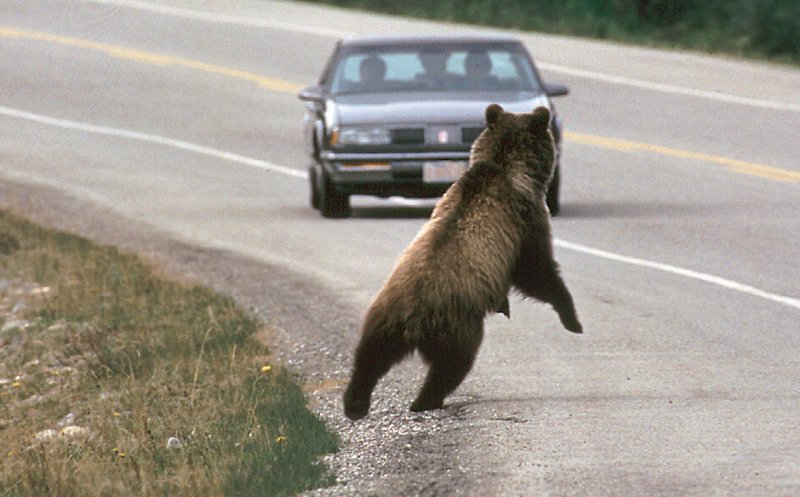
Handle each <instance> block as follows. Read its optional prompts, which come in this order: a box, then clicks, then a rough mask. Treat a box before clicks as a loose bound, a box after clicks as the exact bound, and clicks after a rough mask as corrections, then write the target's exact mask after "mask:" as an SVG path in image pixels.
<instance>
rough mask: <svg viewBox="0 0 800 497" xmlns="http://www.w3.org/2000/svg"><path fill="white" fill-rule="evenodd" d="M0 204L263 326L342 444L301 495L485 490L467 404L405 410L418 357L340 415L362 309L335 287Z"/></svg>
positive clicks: (13, 202) (65, 203) (122, 222)
mask: <svg viewBox="0 0 800 497" xmlns="http://www.w3.org/2000/svg"><path fill="white" fill-rule="evenodd" d="M0 207H1V208H6V209H11V210H13V211H14V212H15V213H17V214H19V215H22V216H24V217H26V218H28V219H31V220H33V221H35V222H37V223H40V224H42V225H45V226H48V227H52V228H56V229H60V230H64V231H68V232H71V233H75V234H78V235H80V236H84V237H87V238H90V239H92V240H94V241H96V242H99V243H102V244H110V245H115V246H117V247H120V248H121V249H124V250H127V251H130V252H133V253H137V254H139V255H141V256H142V257H144V258H146V259H148V260H150V261H153V262H154V263H155V264H156V265H157V266H158V267H160V268H162V269H163V270H164V271H165V272H166V273H167V274H168V275H170V276H171V277H175V278H179V279H187V280H190V281H193V282H198V283H200V284H203V285H205V286H209V287H211V288H213V289H214V290H216V291H218V292H221V293H224V294H227V295H230V296H232V297H233V298H235V300H236V301H237V302H238V303H239V304H240V305H241V306H243V307H244V308H246V309H248V310H249V311H250V312H252V313H253V314H254V315H256V316H257V317H258V318H259V319H260V320H261V321H262V322H264V323H265V324H266V325H267V326H266V328H265V332H264V337H263V338H264V340H265V341H266V342H267V343H268V344H269V346H270V348H271V350H272V353H273V354H274V355H275V356H276V358H277V359H278V360H280V361H281V362H282V363H283V364H284V365H286V366H287V367H288V368H289V369H290V370H291V371H293V372H295V373H296V374H297V377H298V381H299V382H300V383H301V384H303V385H304V386H305V390H306V392H307V395H308V399H309V404H310V405H309V407H310V408H311V409H312V410H313V411H314V412H315V413H317V415H319V416H320V417H321V418H322V419H323V420H324V421H325V422H326V424H327V425H328V427H329V428H330V429H331V430H333V431H334V432H336V433H337V434H338V435H339V437H340V439H341V444H340V451H339V452H338V453H337V454H333V455H331V456H328V457H327V458H326V461H325V463H326V464H327V465H328V466H329V468H330V469H331V471H332V472H333V473H334V474H335V475H336V477H337V481H338V485H337V486H335V487H332V488H327V489H319V490H316V491H313V492H311V493H309V495H312V496H328V495H336V496H349V495H352V496H356V495H359V496H361V495H381V496H383V495H386V496H389V495H421V496H424V495H439V496H441V495H475V494H476V493H477V494H485V493H493V490H492V483H491V481H490V480H489V479H487V478H486V476H487V475H481V473H482V472H485V471H486V470H485V469H484V470H480V469H479V468H474V467H471V466H472V462H473V461H472V460H471V459H468V458H466V457H463V456H462V454H464V452H463V451H461V450H460V449H461V448H463V445H464V443H465V440H469V439H470V437H471V436H472V435H468V433H470V432H471V430H472V429H474V428H480V426H476V424H477V425H479V424H480V423H481V421H480V420H476V419H474V418H473V419H471V420H467V419H466V416H465V409H467V407H465V406H466V404H465V403H464V402H463V401H464V400H467V399H465V398H460V397H459V396H458V395H454V396H453V397H452V399H451V405H452V407H450V408H448V409H444V410H442V411H438V412H435V413H423V414H412V413H410V412H408V410H407V406H408V404H409V403H410V401H411V400H412V396H413V394H414V390H415V388H416V386H417V385H418V384H419V382H420V381H421V379H422V374H423V372H424V371H423V369H422V368H421V363H420V362H419V361H418V360H417V359H412V360H410V361H407V362H406V363H405V364H404V365H402V366H400V367H398V368H395V369H394V370H393V371H392V372H391V373H390V374H389V375H388V376H387V378H385V380H384V381H383V382H382V383H381V384H380V385H379V387H378V390H377V391H376V402H375V404H374V406H373V410H372V411H371V413H370V416H368V417H367V418H366V419H364V420H362V421H360V422H356V423H353V422H350V421H349V420H347V419H346V418H345V417H344V415H343V414H342V406H341V392H342V390H343V387H344V384H345V383H346V381H347V378H348V374H349V369H350V361H351V353H352V348H353V346H354V344H355V339H356V337H357V335H358V330H359V325H360V317H361V316H360V315H361V312H362V310H360V309H356V308H354V306H353V305H352V304H350V303H348V302H346V301H342V300H340V299H339V298H337V292H336V289H333V288H325V287H324V286H322V285H321V284H320V283H319V282H315V281H309V280H307V279H303V278H300V277H298V276H297V275H294V274H291V273H290V272H288V271H286V270H285V269H282V268H280V267H276V266H272V265H269V264H264V263H261V262H259V261H257V260H253V259H249V258H246V257H242V256H239V255H237V254H235V253H232V252H228V251H220V250H216V249H208V248H203V247H196V246H192V245H189V244H186V243H183V242H181V241H178V240H175V239H173V238H171V237H170V236H169V234H167V233H163V232H160V231H158V230H157V229H154V228H152V227H150V226H148V225H147V224H145V223H142V222H137V221H133V220H131V219H127V218H124V217H121V216H119V215H117V214H115V213H113V212H111V211H110V210H108V209H104V208H99V207H97V206H95V205H92V204H88V203H86V202H82V201H80V200H77V199H75V198H72V197H70V196H68V195H65V194H63V193H60V192H58V191H54V190H51V189H47V188H43V187H39V186H35V185H30V184H22V183H16V182H12V181H8V180H6V179H3V180H2V181H0ZM409 382H413V385H414V386H413V387H412V388H409V387H408V384H409ZM460 401H461V402H460ZM467 443H468V442H467Z"/></svg>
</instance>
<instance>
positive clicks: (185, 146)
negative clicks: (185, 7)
mask: <svg viewBox="0 0 800 497" xmlns="http://www.w3.org/2000/svg"><path fill="white" fill-rule="evenodd" d="M0 114H2V115H5V116H9V117H16V118H19V119H25V120H27V121H33V122H37V123H40V124H47V125H49V126H56V127H59V128H65V129H71V130H74V131H84V132H86V133H94V134H98V135H106V136H116V137H119V138H127V139H129V140H138V141H143V142H148V143H155V144H158V145H165V146H167V147H173V148H177V149H180V150H186V151H187V152H193V153H196V154H201V155H207V156H210V157H216V158H218V159H222V160H226V161H230V162H236V163H239V164H244V165H247V166H251V167H255V168H258V169H262V170H264V171H274V172H277V173H281V174H285V175H287V176H294V177H296V178H303V179H305V178H307V177H308V174H307V173H306V172H305V171H298V170H297V169H292V168H289V167H284V166H279V165H277V164H273V163H271V162H267V161H264V160H260V159H253V158H251V157H245V156H243V155H238V154H234V153H231V152H224V151H222V150H216V149H213V148H209V147H205V146H203V145H197V144H194V143H189V142H185V141H182V140H174V139H172V138H164V137H163V136H157V135H149V134H146V133H140V132H138V131H130V130H126V129H119V128H111V127H108V126H97V125H94V124H86V123H80V122H76V121H68V120H66V119H58V118H55V117H49V116H43V115H41V114H34V113H33V112H27V111H24V110H19V109H12V108H10V107H4V106H2V105H0Z"/></svg>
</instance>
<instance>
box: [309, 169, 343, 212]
mask: <svg viewBox="0 0 800 497" xmlns="http://www.w3.org/2000/svg"><path fill="white" fill-rule="evenodd" d="M315 177H316V183H317V195H318V196H319V212H320V214H322V216H323V217H328V218H345V217H350V196H349V195H347V194H344V193H339V192H337V191H336V188H335V187H334V186H333V183H331V180H330V179H329V178H328V176H327V175H326V174H325V172H324V171H319V170H318V171H317V172H316V173H315Z"/></svg>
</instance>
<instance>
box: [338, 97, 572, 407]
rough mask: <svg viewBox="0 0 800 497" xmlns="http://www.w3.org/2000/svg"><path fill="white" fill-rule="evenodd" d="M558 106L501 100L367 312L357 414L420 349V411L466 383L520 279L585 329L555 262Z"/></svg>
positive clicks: (358, 362)
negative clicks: (487, 323) (488, 328)
mask: <svg viewBox="0 0 800 497" xmlns="http://www.w3.org/2000/svg"><path fill="white" fill-rule="evenodd" d="M549 124H550V113H549V111H548V110H547V109H546V108H544V107H539V108H537V109H536V110H534V112H533V113H531V114H513V113H509V112H505V111H504V110H503V108H502V107H500V106H499V105H497V104H492V105H490V106H489V107H487V109H486V125H487V127H486V129H485V130H484V131H483V133H482V134H481V135H480V136H479V137H478V139H477V140H476V141H475V143H474V145H473V146H472V150H471V152H470V167H469V168H468V169H467V171H466V172H465V173H464V175H463V176H462V177H461V178H460V179H459V180H458V181H457V182H455V183H454V184H453V185H452V186H451V187H450V188H449V189H448V190H447V192H446V193H445V194H444V196H443V197H442V199H441V200H440V201H439V202H438V203H437V204H436V207H435V208H434V210H433V214H432V215H431V219H430V220H429V221H428V222H427V223H426V224H425V225H424V226H423V227H422V229H421V230H420V232H419V233H418V234H417V236H416V238H415V239H414V240H413V241H412V242H411V244H410V245H409V246H408V248H407V249H406V250H405V251H404V252H403V254H402V255H401V256H400V259H399V260H398V262H397V265H396V266H395V268H394V271H393V272H392V274H391V276H389V279H388V280H387V281H386V283H385V284H384V286H383V288H382V289H381V291H380V293H379V294H378V296H377V297H376V298H375V301H374V302H373V303H372V305H371V306H370V308H369V310H368V311H367V315H366V317H365V319H364V326H363V331H362V335H361V340H360V342H359V344H358V347H357V348H356V353H355V364H354V368H353V374H352V377H351V379H350V383H349V385H348V387H347V390H346V392H345V394H344V411H345V414H346V415H347V416H348V417H349V418H350V419H360V418H363V417H364V416H366V415H367V412H368V411H369V406H370V397H371V395H372V391H373V389H374V388H375V385H376V384H377V383H378V380H379V379H380V378H381V377H382V376H383V375H385V374H386V373H387V372H388V371H389V369H390V368H391V367H392V366H393V365H394V364H396V363H398V362H400V361H401V360H402V359H403V358H405V357H406V356H408V355H409V354H411V353H412V352H413V351H414V350H418V351H419V353H420V355H421V356H422V359H423V360H424V361H425V362H426V363H427V364H429V366H430V367H429V371H428V375H427V377H426V379H425V383H424V385H423V386H422V389H421V391H420V392H419V395H418V396H417V398H416V400H414V402H413V403H412V404H411V410H412V411H425V410H429V409H438V408H441V407H442V404H443V402H444V398H445V397H446V396H447V395H449V394H450V393H452V392H453V391H454V390H455V389H456V387H458V385H459V384H461V382H462V381H463V380H464V378H465V377H466V375H467V373H468V372H469V370H470V369H471V368H472V364H473V362H474V361H475V356H476V354H477V352H478V347H479V346H480V343H481V340H482V338H483V320H484V317H485V316H486V314H487V313H490V312H498V311H505V310H506V309H507V305H508V300H507V298H508V293H509V291H510V289H511V287H512V286H513V287H514V288H516V289H517V290H518V291H519V292H520V293H522V294H523V295H525V296H527V297H532V298H535V299H537V300H540V301H543V302H546V303H548V304H551V305H552V306H553V308H554V309H555V311H556V312H557V313H558V315H559V317H560V319H561V323H562V324H563V325H564V327H565V328H566V329H567V330H569V331H572V332H574V333H581V332H582V327H581V324H580V322H579V321H578V317H577V315H576V314H575V306H574V304H573V302H572V296H571V295H570V293H569V290H567V287H566V285H565V284H564V281H563V280H562V279H561V276H560V275H559V272H558V264H557V263H556V262H555V260H553V243H552V235H551V232H550V216H549V212H548V210H547V207H546V204H545V193H546V192H547V186H548V183H549V182H550V178H551V177H552V175H553V167H554V162H555V146H554V142H553V136H552V134H551V132H550V129H549Z"/></svg>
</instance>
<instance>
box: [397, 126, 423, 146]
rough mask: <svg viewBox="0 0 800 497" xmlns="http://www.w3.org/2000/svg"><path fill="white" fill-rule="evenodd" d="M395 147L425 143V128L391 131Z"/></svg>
mask: <svg viewBox="0 0 800 497" xmlns="http://www.w3.org/2000/svg"><path fill="white" fill-rule="evenodd" d="M391 137H392V143H393V144H395V145H421V144H423V143H425V129H424V128H396V129H393V130H392V131H391Z"/></svg>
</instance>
